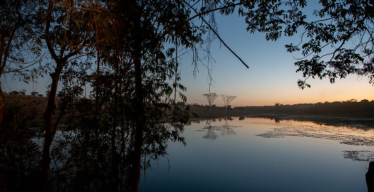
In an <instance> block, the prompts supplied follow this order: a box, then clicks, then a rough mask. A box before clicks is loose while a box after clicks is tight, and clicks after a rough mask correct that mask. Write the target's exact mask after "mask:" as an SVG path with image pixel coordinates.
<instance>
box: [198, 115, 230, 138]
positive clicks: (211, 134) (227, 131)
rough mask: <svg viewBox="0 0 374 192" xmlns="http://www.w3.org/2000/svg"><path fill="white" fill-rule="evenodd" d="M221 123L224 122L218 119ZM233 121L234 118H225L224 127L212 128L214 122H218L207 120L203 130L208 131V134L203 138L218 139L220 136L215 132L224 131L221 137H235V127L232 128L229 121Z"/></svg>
mask: <svg viewBox="0 0 374 192" xmlns="http://www.w3.org/2000/svg"><path fill="white" fill-rule="evenodd" d="M218 120H219V121H222V119H218ZM230 120H231V121H232V120H233V118H231V117H230V118H225V119H224V122H225V124H224V125H222V126H212V122H215V121H216V120H215V119H208V120H206V123H205V127H204V128H203V129H206V130H207V132H206V134H205V135H204V136H203V138H205V139H212V140H214V139H216V138H217V137H218V135H217V134H216V133H215V132H214V131H215V130H216V131H222V132H221V135H234V134H236V133H235V131H234V130H233V129H232V128H233V127H231V126H230V125H229V123H228V121H230Z"/></svg>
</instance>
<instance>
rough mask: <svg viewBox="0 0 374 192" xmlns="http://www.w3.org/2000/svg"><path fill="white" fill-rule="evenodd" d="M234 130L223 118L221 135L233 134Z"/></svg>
mask: <svg viewBox="0 0 374 192" xmlns="http://www.w3.org/2000/svg"><path fill="white" fill-rule="evenodd" d="M234 134H236V133H235V131H234V130H233V129H232V128H231V127H230V125H229V123H228V121H227V118H225V125H224V126H223V127H222V135H234Z"/></svg>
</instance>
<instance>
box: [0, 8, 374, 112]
mask: <svg viewBox="0 0 374 192" xmlns="http://www.w3.org/2000/svg"><path fill="white" fill-rule="evenodd" d="M313 3H315V2H313ZM315 6H316V5H311V6H308V8H307V11H309V12H310V11H311V10H313V9H314V8H315ZM216 19H217V23H218V28H219V34H220V36H221V37H222V38H223V39H224V41H225V42H226V43H227V44H228V45H229V46H230V48H231V49H232V50H233V51H235V52H236V53H237V55H239V56H240V57H241V58H242V59H243V60H244V62H246V63H247V64H248V65H249V69H247V68H246V67H244V65H243V64H242V63H241V62H240V61H239V60H238V59H237V58H236V57H235V56H234V55H232V54H231V53H230V52H229V51H228V50H227V49H226V48H225V47H224V46H223V45H222V46H221V48H220V43H219V40H218V39H216V40H215V42H214V43H212V47H211V54H212V56H213V58H214V59H215V61H216V62H215V63H214V64H213V68H212V77H213V79H214V81H215V82H216V83H214V84H213V86H214V87H212V88H211V92H214V93H217V94H220V95H221V94H226V95H235V96H237V98H236V99H234V100H233V101H232V103H231V105H232V106H261V105H274V104H275V103H277V102H279V103H282V104H296V103H316V102H325V101H329V102H332V101H345V100H349V99H357V100H362V99H369V100H374V87H373V86H372V85H370V84H369V83H368V78H367V77H360V76H355V75H351V76H349V77H348V78H346V79H341V80H337V81H336V83H334V84H330V82H329V80H328V79H323V80H313V79H308V82H309V84H311V85H312V87H311V88H310V89H304V90H301V89H299V88H298V86H297V80H298V79H302V74H301V73H296V72H295V71H296V69H297V67H296V66H294V62H295V61H296V60H295V58H299V57H301V55H300V54H298V53H292V54H291V53H288V52H286V49H285V48H284V45H285V44H289V43H294V44H295V43H296V44H297V43H299V41H300V38H299V34H296V35H295V36H294V37H292V38H290V37H282V38H280V39H279V40H278V41H276V42H273V41H266V39H265V34H261V33H254V34H251V33H249V32H247V31H246V24H245V22H244V18H242V17H238V16H237V14H233V15H231V16H220V15H218V14H217V15H216ZM180 63H181V66H180V71H181V77H182V81H181V83H182V84H183V85H185V86H186V87H187V91H186V92H185V95H186V96H187V102H188V103H199V104H206V103H207V102H206V101H205V98H204V97H203V94H204V93H207V92H208V88H209V87H208V81H207V69H206V68H205V67H204V66H202V65H199V73H197V74H196V76H194V75H193V69H194V67H193V66H192V65H191V59H190V57H189V56H185V57H182V58H181V61H180ZM2 82H4V80H3V79H2ZM50 82H51V81H50V80H48V78H45V79H40V80H39V82H38V83H29V84H24V83H21V82H18V81H10V80H9V78H8V79H7V82H6V83H2V85H3V90H4V91H7V92H9V91H13V90H21V89H26V90H28V92H27V93H28V94H29V93H30V92H31V91H38V92H40V93H45V91H46V89H47V86H48V84H50ZM214 104H216V105H218V106H221V105H223V101H222V99H221V98H217V99H216V101H215V103H214Z"/></svg>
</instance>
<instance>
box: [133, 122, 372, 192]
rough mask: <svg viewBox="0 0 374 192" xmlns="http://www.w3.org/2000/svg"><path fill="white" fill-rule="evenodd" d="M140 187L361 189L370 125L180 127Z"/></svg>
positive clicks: (208, 124) (358, 191) (209, 124)
mask: <svg viewBox="0 0 374 192" xmlns="http://www.w3.org/2000/svg"><path fill="white" fill-rule="evenodd" d="M183 136H184V137H185V138H186V143H187V145H186V146H184V145H183V144H182V143H173V142H170V143H169V146H168V156H165V157H163V158H161V159H159V160H157V161H153V162H152V167H151V168H150V169H148V170H146V172H145V173H143V174H142V176H141V183H140V191H173V192H174V191H266V192H271V191H277V192H279V191H295V192H296V191H297V192H300V191H303V192H308V191H310V192H316V191H318V192H322V191H329V192H330V191H339V192H344V191H347V192H348V191H349V192H352V191H355V192H366V191H367V188H366V183H365V173H366V172H367V168H368V165H369V163H368V162H369V161H373V160H374V129H373V126H371V125H366V124H365V123H353V124H352V123H351V124H350V125H347V124H345V123H344V122H343V123H342V122H334V123H333V124H324V123H315V122H312V121H294V120H287V121H286V120H283V121H279V120H275V121H274V120H271V119H264V118H245V119H240V120H239V118H233V119H231V120H224V119H221V120H218V119H216V120H205V121H200V122H195V123H192V124H191V125H189V126H186V127H185V131H184V132H183Z"/></svg>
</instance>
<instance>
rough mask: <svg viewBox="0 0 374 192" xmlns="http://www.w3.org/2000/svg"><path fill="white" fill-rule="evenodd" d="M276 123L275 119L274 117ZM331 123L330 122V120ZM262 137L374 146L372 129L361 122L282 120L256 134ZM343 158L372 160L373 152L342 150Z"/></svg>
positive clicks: (373, 158) (373, 157) (373, 131)
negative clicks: (319, 140) (313, 139)
mask: <svg viewBox="0 0 374 192" xmlns="http://www.w3.org/2000/svg"><path fill="white" fill-rule="evenodd" d="M275 121H276V123H278V122H277V120H276V119H275ZM330 124H331V122H330ZM256 136H259V137H263V138H285V137H310V138H319V139H327V140H333V141H338V142H339V143H340V144H346V145H352V146H374V130H373V129H372V127H370V125H365V124H363V123H362V122H356V124H349V125H346V124H344V123H342V122H340V123H339V122H336V123H335V126H329V125H326V123H324V124H315V123H310V122H305V121H303V122H297V121H290V122H289V123H287V122H283V123H282V124H281V127H277V128H273V130H271V131H268V132H265V133H261V134H257V135H256ZM343 156H344V158H349V159H352V160H354V161H373V160H374V152H373V151H367V150H353V151H352V150H351V151H343Z"/></svg>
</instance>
